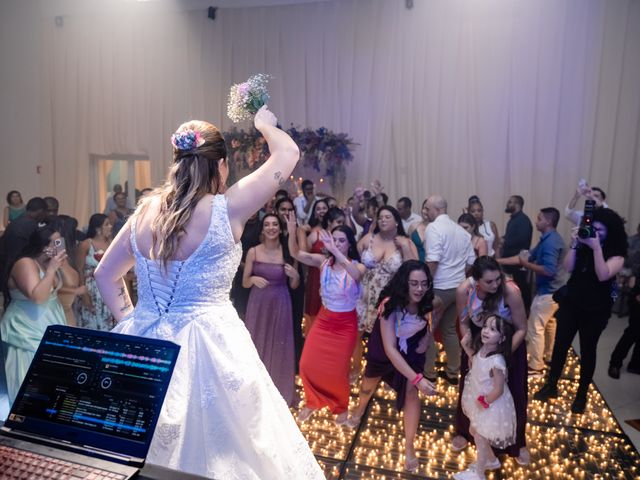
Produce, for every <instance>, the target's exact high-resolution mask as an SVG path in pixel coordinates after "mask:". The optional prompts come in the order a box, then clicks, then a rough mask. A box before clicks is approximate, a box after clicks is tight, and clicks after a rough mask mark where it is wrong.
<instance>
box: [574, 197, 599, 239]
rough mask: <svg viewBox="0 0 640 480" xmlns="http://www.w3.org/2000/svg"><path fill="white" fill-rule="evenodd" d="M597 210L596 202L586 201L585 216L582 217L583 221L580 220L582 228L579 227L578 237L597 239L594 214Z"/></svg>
mask: <svg viewBox="0 0 640 480" xmlns="http://www.w3.org/2000/svg"><path fill="white" fill-rule="evenodd" d="M595 209H596V202H595V201H594V200H585V202H584V215H582V220H580V226H579V227H578V237H580V238H596V230H595V229H594V228H593V212H594V211H595Z"/></svg>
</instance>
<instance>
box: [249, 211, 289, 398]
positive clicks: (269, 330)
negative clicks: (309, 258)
mask: <svg viewBox="0 0 640 480" xmlns="http://www.w3.org/2000/svg"><path fill="white" fill-rule="evenodd" d="M287 282H288V286H289V287H291V288H292V289H295V288H296V287H297V286H298V283H299V282H300V276H299V275H298V268H297V265H296V264H295V262H294V261H293V260H292V259H291V256H290V255H289V251H288V249H287V247H286V242H285V241H284V237H283V229H282V223H281V222H280V218H279V217H278V216H277V215H275V214H273V213H269V214H267V215H265V217H264V218H263V219H262V233H261V241H260V244H259V245H256V246H255V247H253V248H251V249H249V251H248V252H247V258H246V261H245V267H244V273H243V275H242V286H243V287H244V288H251V292H250V293H249V301H248V302H247V313H246V317H245V323H246V326H247V329H248V330H249V332H250V333H251V338H252V339H253V343H254V344H255V346H256V350H258V354H259V355H260V359H261V360H262V362H263V363H264V365H265V367H267V371H268V372H269V375H271V379H272V380H273V383H275V385H276V387H278V390H279V391H280V394H281V395H282V397H283V398H284V399H285V401H286V402H287V404H288V405H289V406H293V404H294V401H295V388H294V381H295V348H294V340H293V329H292V328H291V324H292V322H293V319H292V312H291V296H290V294H289V288H287Z"/></svg>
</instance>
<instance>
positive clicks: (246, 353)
mask: <svg viewBox="0 0 640 480" xmlns="http://www.w3.org/2000/svg"><path fill="white" fill-rule="evenodd" d="M254 125H255V127H256V129H257V130H258V131H260V132H261V133H262V135H263V136H264V138H265V140H266V141H267V144H268V146H269V151H270V153H271V155H270V157H269V159H268V160H267V161H266V162H265V163H264V164H263V165H262V166H260V168H258V169H257V170H256V171H255V172H253V173H251V174H250V175H248V176H246V177H243V178H242V179H240V180H238V182H237V183H235V184H234V185H233V186H232V187H230V188H228V189H227V188H226V187H225V183H226V180H227V177H228V174H229V167H228V165H227V160H226V157H227V150H226V146H225V144H224V139H223V137H222V134H221V133H220V131H219V130H218V129H217V128H216V127H214V126H213V125H211V124H210V123H207V122H202V121H195V120H194V121H191V122H187V123H185V124H183V125H182V126H180V127H179V128H178V131H177V132H176V133H175V134H174V135H173V136H172V144H173V157H174V159H173V164H172V166H171V168H170V170H169V175H168V178H167V181H166V183H165V184H164V185H163V186H162V187H160V188H159V189H158V190H156V191H155V192H154V193H151V194H149V195H148V196H147V197H146V198H145V200H144V201H143V203H142V204H141V205H140V207H139V208H138V210H137V211H136V213H135V214H134V215H133V216H132V217H131V218H130V219H129V220H128V221H127V223H126V224H125V225H124V226H123V227H122V230H120V232H119V233H118V235H117V236H116V238H115V239H114V240H113V242H112V243H111V245H110V247H109V249H108V250H107V252H106V253H105V255H104V257H103V258H102V261H101V262H100V265H98V268H97V269H96V271H95V278H96V282H97V284H98V288H99V289H100V292H101V294H102V298H103V299H104V301H105V303H106V304H107V305H108V306H109V308H110V309H111V311H112V312H113V314H114V316H115V318H116V321H117V322H118V324H117V326H116V327H115V329H114V330H115V331H117V332H120V333H125V334H132V335H142V336H146V337H152V338H161V339H168V340H171V341H173V342H176V343H178V344H179V345H180V347H181V349H180V355H179V357H178V361H177V364H176V367H175V370H174V372H173V376H172V378H171V383H170V385H169V390H168V392H167V396H166V398H165V401H164V404H163V407H162V411H161V413H160V418H159V419H158V424H157V427H156V431H155V434H154V437H153V440H152V442H151V447H150V450H149V455H148V456H147V460H148V461H149V462H150V463H156V464H160V465H163V466H165V467H168V468H172V469H177V470H182V471H187V472H190V473H196V474H199V475H202V476H207V477H210V478H216V479H219V480H227V479H242V480H271V479H272V480H283V479H304V480H320V479H324V478H325V477H324V475H323V473H322V470H321V469H320V467H319V465H318V463H317V461H316V459H315V458H314V456H313V454H312V453H311V450H310V449H309V446H308V444H307V442H306V440H305V438H304V437H303V436H302V434H301V433H300V430H299V429H298V427H297V425H296V423H295V421H294V419H293V416H292V415H291V412H290V411H289V409H288V407H287V404H286V402H285V401H284V399H283V398H282V395H280V393H279V392H278V389H277V388H276V387H275V385H274V384H273V382H272V380H271V378H270V377H269V374H268V372H267V370H266V368H265V366H264V364H263V363H262V362H261V361H260V357H259V355H258V352H257V351H256V348H255V346H254V344H253V341H252V340H251V335H250V334H249V332H248V330H247V328H246V327H245V325H244V323H243V322H242V320H240V318H239V317H238V314H237V312H236V310H235V309H234V308H233V305H232V303H231V300H230V298H229V291H230V289H231V283H232V281H233V277H234V275H235V273H236V271H237V269H238V264H239V263H240V257H241V254H242V249H241V245H240V243H239V240H240V237H241V235H242V230H243V228H244V223H245V222H246V221H247V219H248V218H249V217H250V216H251V215H252V214H254V213H255V212H256V211H257V210H258V209H259V208H260V206H261V205H263V204H265V203H266V202H267V201H268V200H269V199H270V198H271V197H272V196H273V194H274V193H275V191H276V190H277V189H278V188H281V186H282V184H284V182H286V180H287V179H288V178H289V176H290V175H291V171H292V170H293V168H294V167H295V165H296V162H297V161H298V158H299V152H298V149H297V147H296V145H295V143H294V142H293V141H292V140H291V138H290V137H289V136H288V135H287V134H286V133H285V132H283V131H282V130H280V129H278V128H276V126H275V125H276V118H275V116H274V115H273V114H272V113H271V112H269V110H267V109H266V108H265V107H263V108H262V109H261V110H260V111H258V113H257V114H256V116H255V119H254ZM134 264H135V265H136V273H137V275H138V303H137V305H136V307H135V309H134V308H133V307H132V306H131V301H130V300H129V296H128V294H127V290H126V288H125V286H124V283H123V279H122V277H123V276H124V275H125V274H126V273H127V272H128V271H129V269H130V268H131V267H132V266H133V265H134Z"/></svg>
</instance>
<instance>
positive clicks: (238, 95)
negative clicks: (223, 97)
mask: <svg viewBox="0 0 640 480" xmlns="http://www.w3.org/2000/svg"><path fill="white" fill-rule="evenodd" d="M270 78H271V75H267V74H264V73H258V74H257V75H254V76H252V77H250V78H249V79H248V80H247V81H246V82H243V83H236V84H235V85H233V86H232V87H231V90H230V91H229V99H228V101H227V115H228V116H229V118H230V119H231V120H232V121H233V122H234V123H237V122H239V121H241V120H245V119H247V118H250V117H251V116H252V115H255V113H256V112H257V111H258V110H260V107H262V106H263V105H265V104H266V103H267V102H268V101H269V92H268V91H267V83H268V82H269V79H270Z"/></svg>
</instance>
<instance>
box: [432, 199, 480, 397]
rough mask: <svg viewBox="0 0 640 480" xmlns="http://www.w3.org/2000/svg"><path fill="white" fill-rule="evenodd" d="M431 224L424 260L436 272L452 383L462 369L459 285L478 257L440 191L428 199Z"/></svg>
mask: <svg viewBox="0 0 640 480" xmlns="http://www.w3.org/2000/svg"><path fill="white" fill-rule="evenodd" d="M426 207H427V216H428V217H429V221H430V223H429V225H427V228H426V230H425V235H424V237H425V238H424V243H425V252H426V257H425V260H426V262H427V265H428V266H429V270H430V272H431V275H432V276H433V291H434V293H435V294H436V295H437V296H438V297H439V298H440V300H441V302H442V314H441V316H440V321H439V324H438V329H440V334H441V336H442V343H443V344H444V350H445V353H446V354H447V365H446V370H445V372H442V374H441V375H442V376H443V378H444V379H445V380H447V381H448V382H449V383H450V384H452V385H457V384H458V372H459V371H460V353H461V352H460V340H459V339H458V333H457V331H456V288H457V287H458V286H459V285H460V284H461V283H462V282H463V281H464V279H465V278H466V272H467V269H468V268H470V267H471V265H472V264H473V262H474V261H475V259H476V254H475V253H474V251H473V245H472V244H471V235H469V233H467V232H466V231H465V230H464V229H463V228H462V227H461V226H460V225H458V224H457V223H456V222H454V221H453V220H451V218H449V216H448V215H447V201H446V200H445V199H444V198H442V197H441V196H440V195H433V196H431V197H429V199H428V200H427V205H426ZM435 360H436V349H435V348H431V349H428V350H427V359H426V362H425V366H424V372H425V376H426V377H427V378H429V379H434V378H435V376H436V368H435Z"/></svg>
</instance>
